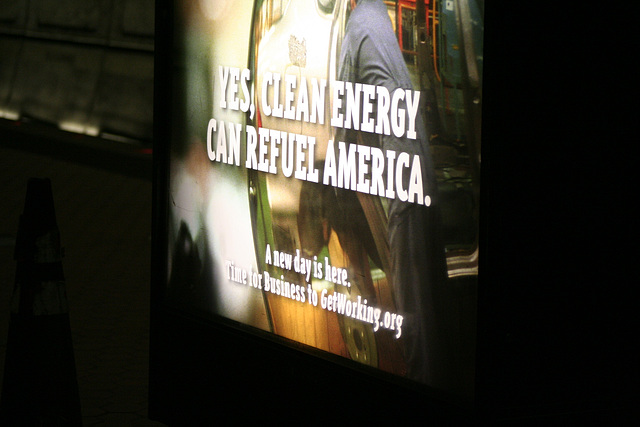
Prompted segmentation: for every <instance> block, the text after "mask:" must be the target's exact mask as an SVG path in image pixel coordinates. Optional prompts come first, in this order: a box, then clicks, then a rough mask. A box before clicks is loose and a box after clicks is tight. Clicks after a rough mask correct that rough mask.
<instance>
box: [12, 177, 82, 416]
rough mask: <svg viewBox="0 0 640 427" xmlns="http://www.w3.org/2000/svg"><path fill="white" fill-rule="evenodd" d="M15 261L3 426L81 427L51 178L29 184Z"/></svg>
mask: <svg viewBox="0 0 640 427" xmlns="http://www.w3.org/2000/svg"><path fill="white" fill-rule="evenodd" d="M14 259H15V260H16V279H15V284H14V289H13V295H12V299H11V314H10V322H9V334H8V338H7V350H6V358H5V366H4V379H3V384H2V399H1V401H0V425H65V426H79V425H82V416H81V412H80V399H79V395H78V384H77V380H76V368H75V359H74V354H73V344H72V340H71V327H70V322H69V314H68V312H69V307H68V303H67V296H66V290H65V281H64V272H63V269H62V250H61V247H60V233H59V230H58V226H57V223H56V218H55V212H54V209H53V194H52V191H51V182H50V181H49V180H48V179H35V178H32V179H30V180H29V184H28V187H27V196H26V200H25V207H24V212H23V214H22V215H21V217H20V223H19V226H18V233H17V236H16V246H15V252H14Z"/></svg>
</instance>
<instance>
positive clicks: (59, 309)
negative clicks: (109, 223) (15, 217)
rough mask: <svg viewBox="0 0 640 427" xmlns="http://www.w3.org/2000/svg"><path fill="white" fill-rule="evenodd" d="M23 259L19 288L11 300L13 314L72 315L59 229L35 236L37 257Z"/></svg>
mask: <svg viewBox="0 0 640 427" xmlns="http://www.w3.org/2000/svg"><path fill="white" fill-rule="evenodd" d="M23 255H25V256H24V257H23V258H22V259H19V258H18V257H17V254H16V261H18V268H19V269H21V270H22V271H21V272H19V274H16V285H15V287H14V291H13V295H12V298H11V312H12V313H22V314H32V315H35V316H43V315H48V314H62V313H68V312H69V306H68V303H67V295H66V288H65V282H64V273H63V269H62V250H61V248H60V232H59V231H58V229H57V228H54V229H52V230H49V231H48V232H46V233H45V234H43V235H42V236H36V237H35V245H34V252H33V254H23Z"/></svg>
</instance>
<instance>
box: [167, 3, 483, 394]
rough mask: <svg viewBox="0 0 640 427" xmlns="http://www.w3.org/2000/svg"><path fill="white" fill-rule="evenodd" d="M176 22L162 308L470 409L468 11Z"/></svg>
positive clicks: (477, 21) (474, 186)
mask: <svg viewBox="0 0 640 427" xmlns="http://www.w3.org/2000/svg"><path fill="white" fill-rule="evenodd" d="M174 8H175V17H174V24H173V26H174V35H173V37H174V42H173V48H174V53H175V56H174V58H173V64H172V66H173V67H174V69H173V72H172V84H171V87H172V97H171V100H172V101H171V106H170V108H171V117H172V123H171V135H170V136H169V139H170V147H169V153H168V181H167V187H168V197H167V205H168V206H167V211H168V218H167V222H168V224H167V227H166V233H167V235H166V242H167V248H166V252H167V263H166V269H167V271H166V278H167V280H166V282H167V283H166V286H165V287H164V289H163V292H162V295H161V297H160V299H161V301H162V304H163V305H164V306H167V307H173V308H175V309H178V310H182V311H185V312H188V313H191V314H193V315H195V316H199V317H201V318H203V319H209V318H211V319H215V318H224V319H228V320H229V321H232V322H237V323H238V324H240V325H243V326H244V327H249V328H251V329H254V330H255V331H257V333H260V334H263V333H266V334H269V335H270V336H273V337H278V338H282V339H283V342H294V343H296V344H301V345H303V346H307V347H308V348H312V349H313V350H314V351H318V354H320V355H322V354H331V355H337V356H340V357H342V358H344V359H345V360H349V361H354V363H356V364H360V365H364V366H367V367H369V368H371V369H373V370H374V371H379V372H385V373H386V374H390V375H392V376H395V377H398V378H403V379H407V380H408V381H411V382H415V383H417V384H421V385H425V386H428V387H433V388H436V389H444V390H448V391H451V392H453V393H455V394H459V395H462V396H471V395H472V394H473V386H474V384H473V377H474V368H473V366H474V361H475V359H474V345H475V328H476V320H475V310H476V307H475V305H476V302H475V295H476V292H477V277H478V258H479V256H480V254H479V251H478V224H479V219H478V212H479V208H478V206H479V186H480V181H479V173H480V122H481V116H480V111H481V107H482V46H483V44H482V40H483V8H484V2H482V1H474V0H458V1H453V0H452V1H434V0H427V1H424V3H420V2H417V3H416V2H414V1H408V0H397V1H382V0H357V1H355V0H351V1H350V0H263V1H262V0H255V1H254V0H237V1H231V0H226V1H222V0H221V1H218V0H209V1H207V0H201V1H198V2H191V1H184V2H175V4H174ZM349 363H350V362H349ZM369 368H367V369H369Z"/></svg>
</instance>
